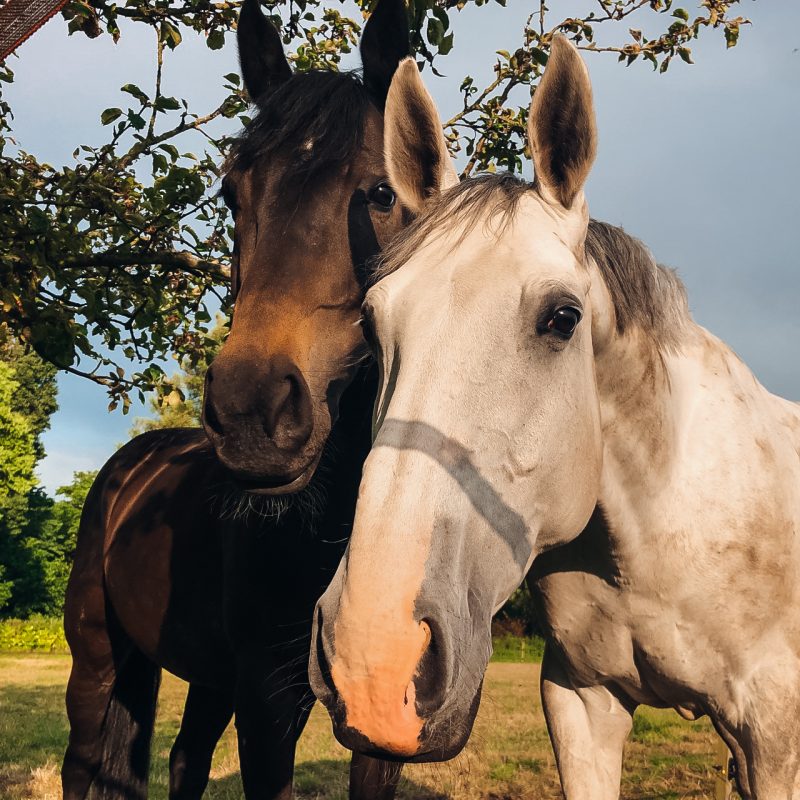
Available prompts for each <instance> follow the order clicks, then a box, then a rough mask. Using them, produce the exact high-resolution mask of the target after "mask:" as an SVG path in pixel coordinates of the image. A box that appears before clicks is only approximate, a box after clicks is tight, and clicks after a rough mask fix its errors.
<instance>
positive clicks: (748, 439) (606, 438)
mask: <svg viewBox="0 0 800 800" xmlns="http://www.w3.org/2000/svg"><path fill="white" fill-rule="evenodd" d="M596 366H597V381H598V388H599V394H600V405H601V422H602V429H603V445H604V456H603V473H602V486H601V494H600V503H601V506H602V507H603V510H604V512H605V514H606V516H607V518H608V521H609V523H610V527H611V529H612V531H613V534H612V535H613V536H614V537H617V538H619V539H620V542H618V543H622V540H626V541H627V544H629V545H632V546H633V548H634V549H637V550H638V549H640V547H641V546H642V545H645V544H647V543H653V542H654V541H656V540H659V541H660V542H661V543H663V541H664V537H667V539H672V540H677V539H680V540H681V541H682V543H683V545H685V546H686V547H687V548H688V550H689V551H692V550H693V548H694V546H695V544H697V539H698V537H700V538H701V539H702V537H703V536H704V535H706V534H705V533H704V530H705V531H706V532H707V531H709V530H711V531H713V533H712V534H709V535H711V536H715V537H717V536H722V537H725V536H729V537H732V538H736V537H737V536H748V535H752V534H753V533H754V532H755V531H753V525H752V524H751V525H750V527H749V528H748V527H747V525H746V524H745V523H744V522H743V521H744V520H747V519H753V518H754V516H755V517H756V518H758V516H759V514H761V518H762V520H764V524H765V525H766V524H767V520H772V521H773V523H774V524H775V525H777V526H779V527H780V524H781V523H780V521H779V520H776V518H781V519H783V520H784V522H785V521H786V520H787V519H788V520H789V523H790V524H789V525H788V527H789V528H790V529H791V527H792V526H793V525H794V524H798V523H800V459H799V458H798V456H800V406H797V405H796V404H791V403H788V402H787V401H783V400H780V399H779V398H776V397H774V396H772V395H770V394H769V393H768V392H767V391H766V390H765V389H764V388H763V387H762V386H761V385H760V384H759V383H758V382H757V381H756V379H755V378H754V377H753V375H752V373H751V372H750V371H749V370H748V369H747V367H746V366H745V365H744V364H743V363H742V362H741V361H740V360H739V359H738V358H737V356H736V355H735V354H734V353H733V352H732V351H731V350H730V349H729V348H728V347H726V346H725V345H724V344H723V343H722V342H720V341H719V340H718V339H716V338H715V337H713V336H711V335H710V334H709V333H708V332H707V331H705V330H704V329H702V328H700V327H699V326H697V325H695V324H694V323H692V322H688V323H687V330H686V335H685V337H684V341H683V343H682V344H681V345H680V347H679V348H676V351H675V352H672V353H661V352H659V350H658V348H657V347H656V345H655V343H654V342H653V341H652V340H651V339H650V338H649V337H647V336H644V335H643V334H642V333H641V332H639V331H636V330H633V331H630V332H627V333H625V334H623V335H621V336H619V337H616V338H615V340H614V341H613V342H612V343H611V344H609V345H608V346H607V347H606V348H605V349H604V350H603V352H602V353H601V354H599V355H598V358H597V365H596ZM768 506H769V507H770V510H769V511H767V507H768ZM731 520H733V522H731ZM783 527H784V528H785V527H786V525H784V526H783ZM672 543H673V544H675V541H673V542H672ZM698 546H701V545H698ZM658 549H659V548H656V550H658Z"/></svg>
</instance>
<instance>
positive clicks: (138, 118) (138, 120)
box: [128, 111, 145, 131]
mask: <svg viewBox="0 0 800 800" xmlns="http://www.w3.org/2000/svg"><path fill="white" fill-rule="evenodd" d="M128 122H130V123H131V125H132V126H133V128H135V129H136V130H137V131H140V130H142V128H144V126H145V121H144V117H142V115H141V114H134V113H133V111H129V112H128Z"/></svg>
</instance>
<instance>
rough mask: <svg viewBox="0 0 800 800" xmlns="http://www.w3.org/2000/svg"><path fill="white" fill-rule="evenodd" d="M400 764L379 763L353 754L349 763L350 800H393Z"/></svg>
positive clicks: (375, 759) (361, 755)
mask: <svg viewBox="0 0 800 800" xmlns="http://www.w3.org/2000/svg"><path fill="white" fill-rule="evenodd" d="M402 771H403V765H402V763H399V762H396V761H380V760H379V759H377V758H370V757H369V756H365V755H364V754H363V753H353V758H352V760H351V761H350V800H394V796H395V793H396V792H397V784H398V782H399V780H400V773H401V772H402Z"/></svg>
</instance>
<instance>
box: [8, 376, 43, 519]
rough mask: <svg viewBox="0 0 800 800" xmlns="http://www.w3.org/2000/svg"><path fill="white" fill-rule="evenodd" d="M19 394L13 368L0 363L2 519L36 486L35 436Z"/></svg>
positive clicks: (19, 389)
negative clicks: (11, 505)
mask: <svg viewBox="0 0 800 800" xmlns="http://www.w3.org/2000/svg"><path fill="white" fill-rule="evenodd" d="M20 392H21V387H20V382H19V381H18V380H17V375H16V372H15V370H14V368H13V367H12V366H11V365H10V364H7V363H5V362H3V361H0V520H2V519H3V514H4V513H6V512H7V504H8V503H9V502H10V501H11V500H13V498H14V497H24V496H25V495H27V493H28V492H29V491H30V490H31V489H33V487H34V486H35V485H36V477H35V475H34V473H33V470H34V468H35V467H36V433H35V430H34V426H33V423H32V422H31V420H30V419H29V418H28V417H26V416H25V414H23V413H22V412H21V411H20V409H19V403H18V402H17V400H18V398H19V396H20Z"/></svg>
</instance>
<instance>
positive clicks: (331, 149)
mask: <svg viewBox="0 0 800 800" xmlns="http://www.w3.org/2000/svg"><path fill="white" fill-rule="evenodd" d="M370 103H371V100H370V96H369V93H368V91H367V89H366V87H365V86H364V84H363V82H362V80H361V77H360V76H359V75H358V74H357V73H355V72H332V71H329V70H312V71H309V72H296V73H294V74H293V75H292V77H291V78H289V80H287V81H285V82H284V83H281V84H279V85H278V86H276V87H275V88H274V89H272V90H271V91H269V92H267V93H266V94H264V95H262V96H261V97H259V99H258V103H257V106H256V114H255V116H254V117H253V119H252V120H251V122H250V123H249V124H248V125H247V126H246V127H245V129H244V130H243V131H242V133H241V134H240V135H239V137H238V138H237V139H236V140H234V143H233V147H232V149H231V152H230V154H229V156H228V159H227V161H226V163H225V170H226V172H228V173H230V172H239V171H244V170H247V169H249V168H250V167H252V166H253V165H254V164H255V163H257V162H263V163H269V164H270V167H271V168H273V169H274V168H276V167H277V166H278V165H279V164H280V166H281V168H282V175H281V176H280V189H281V191H284V192H291V193H293V194H298V193H299V192H301V191H302V190H303V189H305V188H308V187H309V186H311V185H313V184H314V183H316V182H317V181H318V180H320V179H321V178H322V177H323V176H325V175H328V174H330V173H331V172H332V171H333V170H335V169H336V168H338V167H341V166H342V165H344V164H346V163H348V162H350V161H352V160H353V159H354V158H355V157H356V155H357V153H358V152H359V151H360V150H361V147H362V144H363V139H364V123H365V118H366V114H367V109H368V108H369V106H370ZM278 155H280V159H278V158H275V157H276V156H278ZM223 191H224V187H223Z"/></svg>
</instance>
